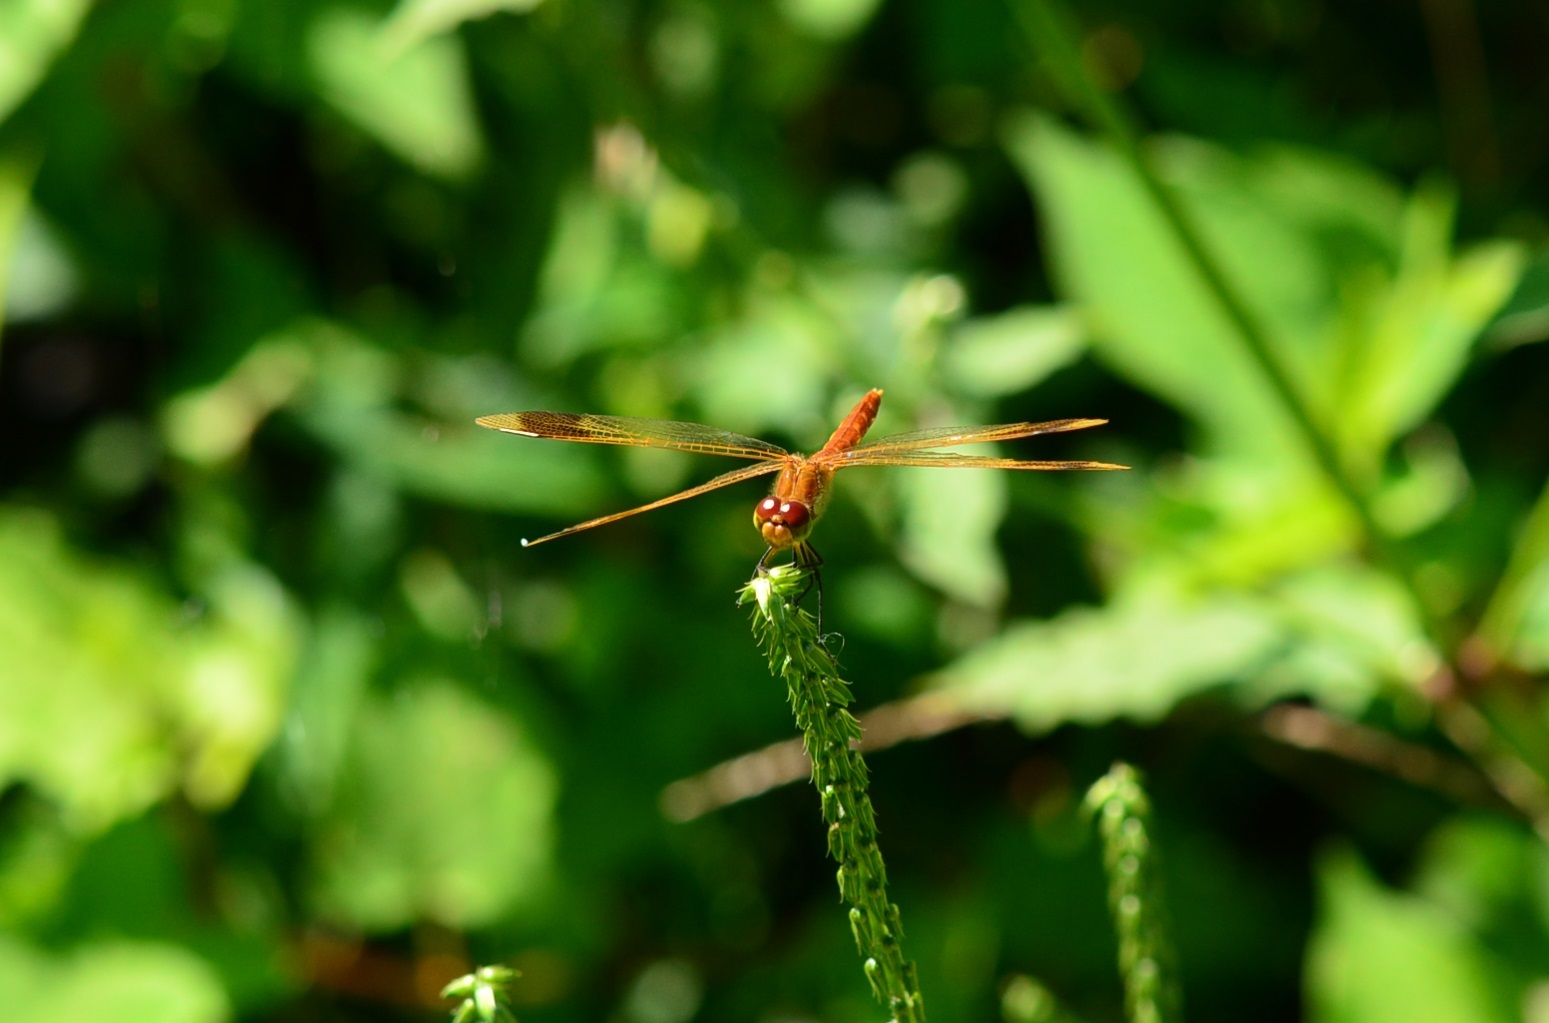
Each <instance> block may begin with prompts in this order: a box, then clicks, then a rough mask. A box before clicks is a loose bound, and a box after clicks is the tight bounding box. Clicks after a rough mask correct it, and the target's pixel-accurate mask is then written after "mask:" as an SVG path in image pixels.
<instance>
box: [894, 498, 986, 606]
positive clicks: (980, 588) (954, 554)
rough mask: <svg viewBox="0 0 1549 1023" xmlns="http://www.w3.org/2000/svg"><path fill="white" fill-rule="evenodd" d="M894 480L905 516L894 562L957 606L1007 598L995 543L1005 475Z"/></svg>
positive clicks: (982, 603)
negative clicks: (944, 593) (897, 561)
mask: <svg viewBox="0 0 1549 1023" xmlns="http://www.w3.org/2000/svg"><path fill="white" fill-rule="evenodd" d="M943 474H948V475H946V477H945V478H944V477H943ZM897 475H898V483H897V485H898V487H899V490H900V492H901V494H902V501H901V504H902V507H903V512H904V518H903V530H902V532H901V534H900V536H899V557H900V558H902V559H903V561H904V563H905V564H906V565H908V566H909V569H910V571H912V572H914V573H915V574H916V575H918V576H919V577H920V578H921V579H924V580H925V581H927V582H929V583H931V584H932V585H933V586H937V587H939V588H940V589H942V590H943V591H944V592H946V593H948V594H950V595H951V596H952V597H953V598H955V599H957V600H960V601H963V602H965V603H968V604H974V605H977V606H980V607H994V606H996V605H998V604H999V603H1000V602H1001V601H1002V600H1004V599H1005V596H1006V566H1005V564H1004V563H1003V562H1002V560H1001V556H1000V548H999V546H998V545H997V543H996V541H995V534H996V532H997V531H998V530H999V529H1000V525H1001V523H1002V522H1003V521H1004V520H1005V517H1006V506H1007V500H1006V479H1005V475H1004V474H1002V473H996V472H986V471H980V470H973V469H904V470H901V471H898V473H897Z"/></svg>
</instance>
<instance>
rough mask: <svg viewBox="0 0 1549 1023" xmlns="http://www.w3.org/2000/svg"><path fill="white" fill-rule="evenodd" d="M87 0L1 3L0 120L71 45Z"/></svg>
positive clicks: (3, 119) (87, 4)
mask: <svg viewBox="0 0 1549 1023" xmlns="http://www.w3.org/2000/svg"><path fill="white" fill-rule="evenodd" d="M90 7H91V4H90V2H89V0H10V2H8V3H6V4H4V5H3V6H0V123H4V122H5V120H6V118H7V117H9V116H10V115H11V112H12V111H13V110H15V109H16V107H17V105H18V104H19V103H20V102H21V101H22V99H23V98H25V97H26V95H27V93H29V92H31V91H32V89H33V88H34V87H35V86H36V85H37V84H38V81H39V80H40V79H41V78H42V77H43V75H44V73H45V72H46V71H47V70H48V66H49V63H50V62H52V61H53V60H54V58H55V57H57V56H58V55H59V52H60V51H61V50H63V49H64V48H65V47H67V46H69V45H70V41H71V40H72V39H74V38H75V33H76V30H77V29H78V28H79V27H80V24H81V19H82V18H83V17H85V15H86V12H87V10H88V9H89V8H90Z"/></svg>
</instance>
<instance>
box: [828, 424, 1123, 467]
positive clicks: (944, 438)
mask: <svg viewBox="0 0 1549 1023" xmlns="http://www.w3.org/2000/svg"><path fill="white" fill-rule="evenodd" d="M1107 421H1108V420H1106V419H1055V420H1051V421H1050V422H1047V423H1002V424H1001V425H999V426H938V427H935V428H934V429H930V430H915V431H913V432H911V433H895V434H893V435H892V436H890V437H882V438H879V439H877V440H874V441H872V442H871V443H870V444H861V445H858V446H856V447H853V448H851V449H849V450H848V451H845V452H841V453H840V454H839V455H838V456H836V457H835V458H834V462H835V464H838V465H850V464H856V462H855V460H856V459H857V458H869V457H870V456H872V455H878V454H884V453H891V452H902V451H919V450H921V449H924V448H945V447H952V446H953V445H957V444H983V443H986V442H989V441H997V440H1020V439H1021V438H1023V437H1036V436H1038V435H1039V434H1042V433H1064V432H1066V431H1068V430H1085V429H1087V428H1088V427H1091V426H1102V425H1103V424H1104V423H1106V422H1107ZM868 464H875V463H869V462H868Z"/></svg>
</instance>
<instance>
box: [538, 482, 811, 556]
mask: <svg viewBox="0 0 1549 1023" xmlns="http://www.w3.org/2000/svg"><path fill="white" fill-rule="evenodd" d="M784 464H785V463H784V462H781V461H768V462H759V463H757V464H755V465H744V466H743V467H741V468H740V469H733V470H732V471H731V472H723V473H722V474H721V475H719V476H717V477H715V478H714V479H712V480H708V481H706V482H704V483H701V484H699V486H697V487H689V488H688V489H687V490H680V491H679V492H678V493H676V494H672V495H670V496H668V497H663V498H661V499H660V500H656V501H652V502H651V503H650V504H642V505H641V506H640V507H638V508H630V509H629V510H628V511H621V512H614V513H613V514H611V515H603V516H600V517H599V518H595V519H588V520H586V521H585V522H582V523H580V524H578V525H574V526H571V527H570V528H569V529H561V530H560V531H559V532H557V533H550V534H549V535H548V536H540V537H538V539H536V540H523V541H522V546H523V547H533V546H536V545H537V544H540V543H547V542H548V541H550V540H556V539H558V538H559V537H562V536H569V535H570V534H571V533H579V532H581V530H583V529H591V528H593V527H594V526H606V525H607V524H608V523H610V522H617V521H618V520H619V519H627V518H629V516H631V515H639V514H640V513H641V512H648V511H652V510H654V509H656V508H660V507H662V506H663V505H668V504H675V503H676V502H678V501H686V500H688V499H689V498H691V497H698V496H699V495H700V494H704V493H708V492H709V491H711V490H719V489H720V488H721V487H724V486H729V485H730V484H732V483H740V482H742V481H743V480H748V479H752V478H753V477H755V476H766V475H768V474H769V473H772V472H778V471H779V470H780V469H781V468H783V467H784Z"/></svg>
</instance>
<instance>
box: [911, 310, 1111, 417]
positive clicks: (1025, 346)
mask: <svg viewBox="0 0 1549 1023" xmlns="http://www.w3.org/2000/svg"><path fill="white" fill-rule="evenodd" d="M1086 347H1087V338H1086V332H1085V331H1084V330H1083V328H1082V325H1081V322H1080V320H1079V318H1078V316H1077V314H1076V312H1075V311H1074V310H1073V309H1069V308H1067V307H1064V306H1022V307H1019V308H1016V309H1011V310H1008V311H1006V312H1003V313H999V314H997V315H994V316H982V317H979V318H977V319H972V320H967V321H965V322H964V323H962V324H960V325H958V327H957V328H956V329H955V330H954V331H953V332H952V335H951V337H950V339H949V340H948V341H947V342H946V343H945V344H943V345H942V347H941V356H940V358H941V372H942V375H943V377H945V379H946V381H947V382H948V384H949V385H950V386H951V387H953V388H954V389H956V390H960V391H963V392H966V393H968V394H973V395H976V396H979V397H986V398H990V397H1001V396H1003V395H1007V394H1015V393H1017V392H1019V391H1025V390H1027V389H1028V388H1030V387H1033V386H1034V385H1036V384H1038V383H1040V382H1042V381H1043V380H1045V379H1047V378H1048V377H1049V375H1050V374H1052V373H1054V372H1056V371H1057V370H1060V369H1063V368H1065V367H1066V366H1068V365H1070V364H1071V363H1072V362H1075V361H1076V360H1077V359H1078V358H1080V357H1081V355H1082V354H1083V353H1084V352H1085V351H1086Z"/></svg>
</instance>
